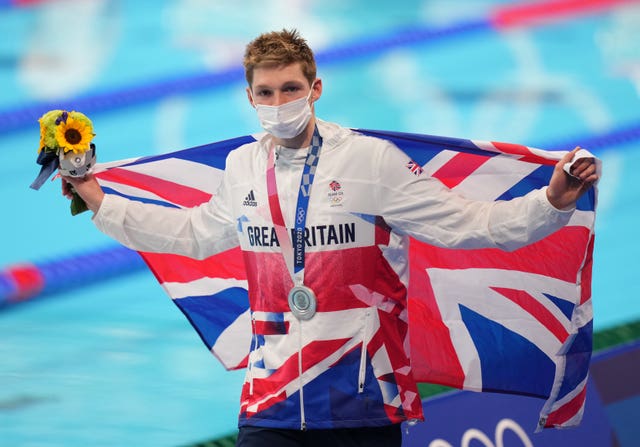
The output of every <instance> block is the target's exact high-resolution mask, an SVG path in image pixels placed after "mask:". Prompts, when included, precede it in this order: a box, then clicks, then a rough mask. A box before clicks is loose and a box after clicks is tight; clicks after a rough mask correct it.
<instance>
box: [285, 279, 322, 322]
mask: <svg viewBox="0 0 640 447" xmlns="http://www.w3.org/2000/svg"><path fill="white" fill-rule="evenodd" d="M289 308H290V309H291V312H292V313H293V315H295V317H296V318H297V319H298V320H310V319H311V318H312V317H313V316H314V315H315V313H316V294H315V293H313V290H311V289H310V288H308V287H306V286H295V287H294V288H292V289H291V290H290V291H289Z"/></svg>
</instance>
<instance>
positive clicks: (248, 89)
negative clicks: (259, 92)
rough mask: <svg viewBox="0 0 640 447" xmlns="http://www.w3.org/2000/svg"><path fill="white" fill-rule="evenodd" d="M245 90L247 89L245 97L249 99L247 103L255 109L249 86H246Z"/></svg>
mask: <svg viewBox="0 0 640 447" xmlns="http://www.w3.org/2000/svg"><path fill="white" fill-rule="evenodd" d="M246 91H247V99H248V100H249V104H251V107H253V108H254V109H255V108H256V105H255V103H254V102H253V95H252V94H251V87H247V88H246Z"/></svg>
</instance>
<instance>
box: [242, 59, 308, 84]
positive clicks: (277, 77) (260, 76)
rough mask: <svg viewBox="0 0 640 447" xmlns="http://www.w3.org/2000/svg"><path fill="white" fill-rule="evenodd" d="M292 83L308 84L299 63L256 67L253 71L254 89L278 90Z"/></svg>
mask: <svg viewBox="0 0 640 447" xmlns="http://www.w3.org/2000/svg"><path fill="white" fill-rule="evenodd" d="M290 82H299V83H304V84H308V82H307V78H305V76H304V74H303V73H302V67H301V65H300V63H299V62H296V63H293V64H289V65H272V66H264V67H256V68H254V69H253V88H257V87H269V88H277V87H279V86H281V85H283V84H286V83H290Z"/></svg>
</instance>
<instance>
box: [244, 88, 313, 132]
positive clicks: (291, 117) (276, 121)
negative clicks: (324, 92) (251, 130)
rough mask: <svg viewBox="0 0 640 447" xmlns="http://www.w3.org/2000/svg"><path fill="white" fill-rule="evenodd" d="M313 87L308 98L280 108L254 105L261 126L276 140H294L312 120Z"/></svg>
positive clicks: (291, 102)
mask: <svg viewBox="0 0 640 447" xmlns="http://www.w3.org/2000/svg"><path fill="white" fill-rule="evenodd" d="M312 93H313V86H312V87H311V90H310V91H309V94H308V95H307V96H306V97H302V98H298V99H295V100H293V101H290V102H287V103H285V104H281V105H279V106H267V105H263V104H255V100H254V104H255V107H256V112H257V113H258V119H259V120H260V125H261V126H262V128H263V129H264V130H266V131H267V132H269V133H270V134H271V135H273V136H274V137H276V138H293V137H297V136H298V135H300V134H301V133H302V131H303V130H304V128H305V127H306V126H307V124H308V123H309V120H310V119H311V115H312V113H311V106H310V104H309V98H311V94H312Z"/></svg>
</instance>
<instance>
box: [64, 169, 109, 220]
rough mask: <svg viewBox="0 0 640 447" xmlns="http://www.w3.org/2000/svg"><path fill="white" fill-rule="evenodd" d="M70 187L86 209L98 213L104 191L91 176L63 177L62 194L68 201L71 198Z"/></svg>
mask: <svg viewBox="0 0 640 447" xmlns="http://www.w3.org/2000/svg"><path fill="white" fill-rule="evenodd" d="M71 187H73V190H74V191H75V192H76V193H78V195H79V196H80V197H81V198H82V200H84V201H85V203H86V204H87V208H89V209H90V210H91V211H93V212H94V213H96V212H98V209H99V208H100V205H101V204H102V199H103V198H104V191H103V190H102V187H101V186H100V185H99V184H98V181H97V180H96V178H95V176H94V175H93V174H87V175H85V176H84V177H65V176H63V177H62V194H63V195H64V196H65V197H67V198H68V199H71V198H72V197H73V195H72V194H73V191H72V190H71Z"/></svg>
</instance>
